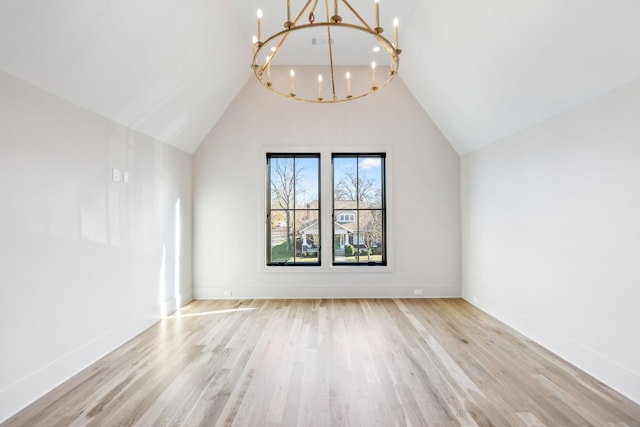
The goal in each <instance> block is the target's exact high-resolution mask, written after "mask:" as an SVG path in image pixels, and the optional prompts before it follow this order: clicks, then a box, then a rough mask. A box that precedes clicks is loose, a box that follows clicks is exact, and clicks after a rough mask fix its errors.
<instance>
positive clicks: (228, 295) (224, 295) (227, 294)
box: [222, 290, 232, 297]
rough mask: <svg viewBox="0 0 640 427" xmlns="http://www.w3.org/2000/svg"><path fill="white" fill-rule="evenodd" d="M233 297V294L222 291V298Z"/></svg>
mask: <svg viewBox="0 0 640 427" xmlns="http://www.w3.org/2000/svg"><path fill="white" fill-rule="evenodd" d="M231 295H232V292H231V291H229V290H227V291H222V296H223V297H230V296H231Z"/></svg>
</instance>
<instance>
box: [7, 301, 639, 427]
mask: <svg viewBox="0 0 640 427" xmlns="http://www.w3.org/2000/svg"><path fill="white" fill-rule="evenodd" d="M104 425H107V426H121V425H122V426H124V425H133V426H199V425H200V426H274V427H276V426H277V427H279V426H313V427H316V426H366V427H371V426H531V427H539V426H582V425H595V426H640V405H637V404H635V403H633V402H631V401H630V400H628V399H626V398H625V397H624V396H622V395H620V394H618V393H616V392H615V391H613V390H612V389H610V388H609V387H607V386H606V385H604V384H602V383H600V382H599V381H597V380H595V379H593V378H592V377H590V376H589V375H587V374H586V373H584V372H582V371H581V370H579V369H578V368H576V367H574V366H572V365H570V364H568V363H567V362H565V361H563V360H561V359H560V358H559V357H557V356H555V355H554V354H552V353H550V352H548V351H547V350H545V349H544V348H542V347H541V346H539V345H537V344H536V343H534V342H532V341H531V340H529V339H527V338H525V337H523V336H521V335H520V334H518V333H516V332H514V331H513V330H511V329H510V328H508V327H506V326H505V325H504V324H502V323H500V322H499V321H497V320H496V319H494V318H492V317H490V316H488V315H486V314H485V313H482V312H481V311H480V310H478V309H476V308H475V307H473V306H471V305H470V304H468V303H466V302H465V301H463V300H460V299H361V300H357V299H339V300H331V299H326V300H225V301H193V302H192V303H190V304H188V305H187V306H185V307H183V308H182V309H181V310H180V311H179V312H178V313H176V314H175V315H173V316H170V317H168V318H166V319H163V320H162V321H161V322H159V323H158V324H156V325H155V326H153V327H152V328H150V329H149V330H147V331H145V332H144V333H142V334H141V335H139V336H138V337H135V338H134V339H132V340H131V341H129V342H127V343H126V344H124V345H123V346H121V347H120V348H118V349H116V350H115V351H113V352H112V353H110V354H109V355H107V356H106V357H105V358H103V359H101V360H100V361H98V362H96V363H95V364H94V365H92V366H90V367H89V368H87V369H85V370H84V371H82V372H80V373H79V374H78V375H76V376H75V377H73V378H71V379H70V380H69V381H67V382H65V383H64V384H62V385H61V386H59V387H58V388H56V389H55V390H53V391H52V392H50V393H48V394H47V395H45V396H44V397H42V398H41V399H39V400H38V401H36V402H34V403H33V404H32V405H30V406H29V407H27V408H25V409H24V410H23V411H21V412H20V413H18V414H16V415H15V416H14V417H12V418H10V419H9V420H7V421H6V422H5V423H3V424H2V425H1V426H3V427H8V426H11V427H14V426H30V427H31V426H36V427H37V426H47V427H48V426H104Z"/></svg>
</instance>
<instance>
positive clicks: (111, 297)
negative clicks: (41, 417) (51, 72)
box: [0, 73, 192, 421]
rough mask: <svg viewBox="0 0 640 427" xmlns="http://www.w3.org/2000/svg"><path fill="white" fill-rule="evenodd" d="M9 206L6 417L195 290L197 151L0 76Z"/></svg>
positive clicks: (4, 188) (4, 299) (2, 229)
mask: <svg viewBox="0 0 640 427" xmlns="http://www.w3.org/2000/svg"><path fill="white" fill-rule="evenodd" d="M112 168H119V169H122V170H127V171H128V172H129V175H130V176H129V179H130V181H129V183H127V184H125V183H123V182H113V181H112V180H111V171H112ZM178 199H179V200H180V208H179V210H180V217H181V218H182V224H181V225H180V226H179V228H180V233H181V241H180V242H176V233H175V228H176V208H175V205H176V201H177V200H178ZM0 203H1V206H2V209H0V236H1V238H0V239H1V240H0V347H1V350H0V421H2V420H3V419H5V418H6V417H8V416H9V415H11V414H12V413H14V412H16V411H17V410H19V409H21V408H22V407H23V406H25V405H27V404H28V403H30V402H31V401H32V400H34V399H35V398H37V397H39V396H40V395H42V394H43V393H45V392H47V391H48V390H50V389H51V388H52V387H54V386H56V385H57V384H59V383H60V382H62V381H63V380H65V379H67V378H68V377H70V376H71V375H73V374H74V373H76V372H77V371H79V370H80V369H82V368H84V367H85V366H87V365H88V364H90V363H91V362H93V361H95V360H96V359H98V358H100V357H102V356H104V355H105V354H106V353H107V352H109V351H111V350H113V349H114V348H115V347H117V346H118V345H120V344H122V343H123V342H125V341H126V340H128V339H130V338H132V337H133V336H134V335H136V334H137V333H139V332H141V331H142V330H144V329H145V328H147V327H148V326H150V325H151V324H153V323H154V322H156V321H157V320H158V319H159V316H160V314H161V309H162V308H161V305H166V306H167V310H170V309H171V307H172V306H173V307H175V305H176V300H175V299H174V294H176V288H178V289H177V293H178V294H180V295H181V299H182V300H183V301H184V300H189V299H190V298H191V283H192V279H191V206H192V202H191V156H189V155H187V154H184V153H182V152H179V151H177V150H176V149H173V148H169V147H168V146H166V145H164V144H162V143H158V142H154V141H153V140H151V139H150V138H148V137H145V136H142V135H140V134H138V133H135V132H132V131H129V130H127V129H126V128H124V127H122V126H120V125H116V124H114V123H113V122H110V121H108V120H106V119H103V118H101V117H99V116H97V115H95V114H93V113H89V112H87V111H85V110H82V109H80V108H78V107H76V106H74V105H71V104H69V103H67V102H65V101H62V100H60V99H58V98H56V97H54V96H52V95H49V94H47V93H46V92H44V91H42V90H40V89H38V88H35V87H33V86H30V85H27V84H25V83H23V82H21V81H19V80H17V79H14V78H12V77H10V76H8V75H7V74H3V73H0ZM179 238H180V236H179ZM177 248H180V249H177ZM178 251H180V256H181V259H180V260H179V262H178V264H179V265H180V269H179V272H178V273H177V274H176V268H175V265H176V254H177V253H178ZM163 253H164V257H163ZM163 259H164V261H165V266H164V268H163Z"/></svg>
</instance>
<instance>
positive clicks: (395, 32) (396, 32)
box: [393, 18, 398, 49]
mask: <svg viewBox="0 0 640 427" xmlns="http://www.w3.org/2000/svg"><path fill="white" fill-rule="evenodd" d="M393 36H394V38H395V40H396V49H397V48H398V18H394V19H393Z"/></svg>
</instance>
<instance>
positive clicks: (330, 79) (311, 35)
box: [251, 0, 402, 103]
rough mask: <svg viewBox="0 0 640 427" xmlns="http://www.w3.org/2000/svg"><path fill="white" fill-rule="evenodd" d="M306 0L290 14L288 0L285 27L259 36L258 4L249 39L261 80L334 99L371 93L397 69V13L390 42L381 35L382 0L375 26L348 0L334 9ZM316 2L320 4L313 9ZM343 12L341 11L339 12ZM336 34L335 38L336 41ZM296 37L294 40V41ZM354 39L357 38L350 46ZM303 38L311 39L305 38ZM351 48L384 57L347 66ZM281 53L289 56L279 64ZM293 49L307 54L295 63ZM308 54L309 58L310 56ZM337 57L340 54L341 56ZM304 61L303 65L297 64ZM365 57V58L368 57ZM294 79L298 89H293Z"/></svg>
mask: <svg viewBox="0 0 640 427" xmlns="http://www.w3.org/2000/svg"><path fill="white" fill-rule="evenodd" d="M305 1H306V3H305V5H304V6H303V7H302V9H301V10H300V12H299V13H298V14H297V15H295V16H294V15H292V14H291V0H287V20H286V21H285V22H284V29H283V30H282V31H279V32H276V33H274V34H273V35H271V36H268V37H267V38H263V36H262V18H263V13H262V9H258V13H257V17H258V35H257V36H255V35H254V36H253V40H252V42H253V63H252V65H251V67H252V69H253V72H254V74H255V77H256V78H257V79H258V81H259V82H260V83H262V85H264V86H265V87H266V88H268V89H269V90H271V91H273V92H275V93H277V94H279V95H282V96H285V97H287V98H290V99H293V100H296V101H305V102H316V103H335V102H345V101H351V100H354V99H358V98H362V97H365V96H367V95H371V94H372V93H375V92H376V91H378V90H379V89H380V88H383V87H384V86H386V85H388V84H389V83H390V82H391V80H393V78H394V77H395V76H396V75H397V73H398V66H399V56H400V53H401V52H402V51H401V50H400V49H399V48H398V19H397V18H395V19H394V21H393V28H394V41H393V43H392V42H391V41H390V40H388V39H387V38H385V37H384V36H383V35H382V33H383V28H382V27H381V26H380V0H374V5H373V6H374V7H373V9H374V14H375V26H374V27H373V28H372V27H371V26H370V25H369V24H368V23H367V22H366V21H365V20H364V19H363V18H362V17H361V15H360V14H359V13H358V12H357V11H356V10H355V9H354V8H353V6H351V4H349V2H348V1H347V0H334V1H333V5H332V6H333V7H332V10H330V5H329V0H305ZM318 3H320V9H321V10H317V9H318ZM341 13H342V14H343V15H344V16H341ZM303 17H304V19H303ZM302 33H304V35H306V37H303V38H302V40H304V42H303V43H302V44H300V40H301V39H300V35H301V34H302ZM336 37H337V38H338V40H339V42H337V41H336ZM296 38H297V43H296V42H294V41H292V40H296ZM356 40H359V41H360V43H359V45H357V46H354V45H353V43H355V41H356ZM363 40H364V42H363ZM307 41H311V43H310V44H309V45H307V44H305V43H306V42H307ZM286 44H288V45H293V46H294V48H293V49H289V50H287V48H286V47H285V45H286ZM310 45H313V46H310ZM372 45H373V46H374V47H373V48H371V46H372ZM354 52H358V55H360V56H361V57H363V58H364V57H367V56H372V57H373V59H378V57H377V56H376V55H380V54H382V56H383V57H386V56H387V55H388V60H384V61H378V63H376V61H375V60H373V61H371V62H370V66H369V65H366V66H346V65H345V63H346V62H348V61H345V60H344V58H345V55H346V56H349V55H354ZM279 54H280V56H281V57H282V56H287V55H288V57H287V59H288V61H289V62H288V63H285V64H284V65H279V62H278V61H277V58H278V56H279ZM385 54H386V55H385ZM295 55H302V56H304V57H305V58H304V59H303V60H302V61H301V62H299V63H298V62H296V65H293V64H294V62H295V61H296V59H294V58H293V56H295ZM340 55H341V56H340ZM310 57H312V59H309V58H310ZM339 58H342V59H341V60H340V61H339V60H338V59H339ZM303 62H304V63H305V64H307V66H302V65H300V64H301V63H303ZM366 63H367V64H368V63H369V62H368V60H367V62H366ZM385 63H387V64H389V65H386V64H385ZM350 67H351V68H353V69H350ZM365 67H366V68H365ZM272 68H273V69H272ZM376 69H378V73H377V75H376ZM363 70H364V71H363ZM272 71H273V72H272ZM311 73H313V76H311ZM296 78H297V79H298V81H296ZM296 83H297V84H298V89H299V90H298V92H300V93H299V94H296V92H297V91H296ZM323 84H324V85H325V86H324V87H323Z"/></svg>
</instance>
